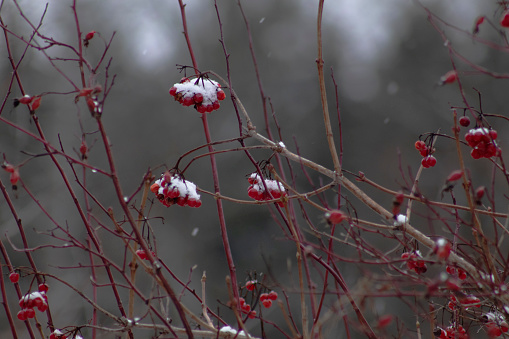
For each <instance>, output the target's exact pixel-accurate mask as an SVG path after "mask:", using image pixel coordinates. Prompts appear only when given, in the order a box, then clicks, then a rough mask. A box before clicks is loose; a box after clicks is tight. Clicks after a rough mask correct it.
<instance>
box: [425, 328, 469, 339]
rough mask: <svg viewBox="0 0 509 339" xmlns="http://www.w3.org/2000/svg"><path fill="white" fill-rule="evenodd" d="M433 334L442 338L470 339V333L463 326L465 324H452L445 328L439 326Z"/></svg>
mask: <svg viewBox="0 0 509 339" xmlns="http://www.w3.org/2000/svg"><path fill="white" fill-rule="evenodd" d="M433 334H434V335H435V336H436V337H438V338H440V339H468V338H469V337H468V333H467V331H466V330H465V329H464V328H463V326H461V325H458V326H457V327H456V326H454V325H452V326H449V327H447V328H446V329H445V330H444V329H443V328H440V327H437V328H436V329H435V330H434V331H433Z"/></svg>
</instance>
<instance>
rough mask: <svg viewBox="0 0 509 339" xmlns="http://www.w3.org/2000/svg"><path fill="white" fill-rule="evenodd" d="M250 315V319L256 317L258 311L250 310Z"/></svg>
mask: <svg viewBox="0 0 509 339" xmlns="http://www.w3.org/2000/svg"><path fill="white" fill-rule="evenodd" d="M248 317H249V319H254V318H256V311H251V312H249V314H248Z"/></svg>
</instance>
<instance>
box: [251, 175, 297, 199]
mask: <svg viewBox="0 0 509 339" xmlns="http://www.w3.org/2000/svg"><path fill="white" fill-rule="evenodd" d="M247 180H248V181H249V183H250V184H251V186H249V187H248V189H247V195H249V197H251V198H253V199H254V200H258V201H263V200H270V199H271V197H270V195H269V194H268V193H267V191H266V190H265V187H264V185H263V182H262V179H261V177H260V176H259V175H258V173H252V174H251V175H250V176H249V178H248V179H247ZM263 181H264V182H265V185H266V186H267V189H268V190H269V192H270V194H271V195H272V197H273V198H274V199H279V198H281V197H285V196H287V195H288V193H287V192H286V190H285V188H284V186H283V184H282V183H280V182H279V181H277V180H272V179H264V180H263ZM278 205H279V206H281V207H282V206H284V202H283V201H278Z"/></svg>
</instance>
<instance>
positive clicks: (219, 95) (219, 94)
mask: <svg viewBox="0 0 509 339" xmlns="http://www.w3.org/2000/svg"><path fill="white" fill-rule="evenodd" d="M225 98H226V94H224V91H223V90H222V89H220V90H218V91H217V100H224V99H225Z"/></svg>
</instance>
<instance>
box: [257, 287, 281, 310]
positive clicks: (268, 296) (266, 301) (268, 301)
mask: <svg viewBox="0 0 509 339" xmlns="http://www.w3.org/2000/svg"><path fill="white" fill-rule="evenodd" d="M277 297H278V296H277V292H276V291H270V292H269V293H262V294H260V302H261V303H262V305H263V306H264V307H265V308H269V307H271V306H272V302H273V301H275V300H277Z"/></svg>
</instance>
